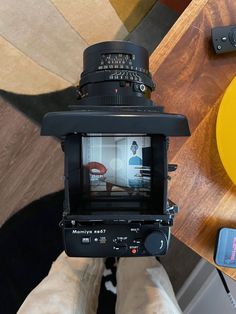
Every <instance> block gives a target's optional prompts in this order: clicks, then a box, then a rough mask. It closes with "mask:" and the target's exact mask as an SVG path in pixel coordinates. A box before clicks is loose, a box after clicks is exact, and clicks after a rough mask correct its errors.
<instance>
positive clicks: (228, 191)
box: [151, 0, 236, 279]
mask: <svg viewBox="0 0 236 314" xmlns="http://www.w3.org/2000/svg"><path fill="white" fill-rule="evenodd" d="M193 11H194V13H193ZM233 12H236V1H231V0H218V1H215V0H208V1H194V0H193V1H192V3H191V4H190V5H189V7H188V8H187V9H186V11H185V12H184V13H183V15H182V16H181V18H180V19H179V20H178V21H177V23H176V24H175V26H174V27H173V28H172V29H171V31H170V32H169V34H168V35H167V37H166V39H164V40H163V42H162V44H161V45H160V46H159V47H158V48H157V49H156V50H155V52H154V53H153V55H152V57H151V69H152V70H153V71H154V72H153V74H154V81H155V82H156V85H157V90H156V92H154V94H153V99H154V100H155V102H157V103H161V104H163V105H164V106H165V111H167V112H178V113H183V114H185V115H187V117H188V119H189V123H190V128H191V131H192V136H191V138H185V139H172V140H171V145H170V153H169V157H170V160H171V161H172V162H174V163H177V164H178V165H179V168H178V170H177V172H176V173H175V174H174V175H173V178H172V180H171V183H170V186H169V197H170V199H171V200H173V201H174V202H176V203H177V204H178V205H180V213H179V214H178V215H177V216H176V220H175V223H174V228H173V234H174V235H175V236H176V237H177V238H178V239H179V240H181V241H182V242H184V243H185V244H186V245H188V246H189V247H190V248H192V249H193V250H194V251H195V252H197V253H198V254H200V255H201V256H202V257H204V258H205V259H207V260H208V261H209V262H210V263H212V264H214V261H213V254H214V247H215V242H216V235H217V231H218V230H219V228H221V227H233V228H236V187H235V186H233V183H232V182H231V180H230V179H229V178H228V176H227V174H226V172H225V170H224V168H223V166H222V164H221V161H220V158H219V155H218V151H217V146H216V138H215V124H216V117H217V112H218V107H219V103H220V100H221V98H222V96H223V94H224V91H225V90H226V87H227V86H228V85H229V83H230V82H231V80H232V79H233V78H234V76H235V75H236V54H235V53H231V54H225V55H221V56H217V55H215V54H214V52H213V49H212V47H211V41H210V40H211V28H212V27H215V26H220V25H231V24H236V15H235V14H234V13H233ZM176 37H177V39H176ZM172 39H173V41H172ZM175 39H176V40H175ZM165 42H166V43H167V47H165V46H164V45H163V43H165ZM159 57H160V59H159ZM232 149H235V145H234V143H232ZM222 270H223V271H224V272H225V273H227V274H228V275H229V276H231V277H232V278H234V279H236V271H235V270H234V269H230V268H228V269H227V268H224V269H222Z"/></svg>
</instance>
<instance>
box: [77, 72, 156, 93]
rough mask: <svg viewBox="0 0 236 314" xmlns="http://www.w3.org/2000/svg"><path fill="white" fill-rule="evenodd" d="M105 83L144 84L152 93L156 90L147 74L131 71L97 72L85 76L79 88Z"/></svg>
mask: <svg viewBox="0 0 236 314" xmlns="http://www.w3.org/2000/svg"><path fill="white" fill-rule="evenodd" d="M104 81H110V82H111V81H127V82H134V83H139V84H144V85H145V86H147V87H149V88H150V90H151V91H153V90H154V89H155V84H154V83H153V81H152V79H151V78H150V77H149V76H148V75H146V74H145V73H141V72H138V73H137V72H136V71H130V70H105V71H96V72H92V73H88V74H87V75H84V76H83V77H82V78H81V80H80V83H79V88H82V87H83V86H84V85H86V84H91V83H98V82H104Z"/></svg>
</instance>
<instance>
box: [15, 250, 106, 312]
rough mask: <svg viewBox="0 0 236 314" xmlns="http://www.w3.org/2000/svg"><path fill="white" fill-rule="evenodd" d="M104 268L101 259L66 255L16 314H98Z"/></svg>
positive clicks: (59, 258)
mask: <svg viewBox="0 0 236 314" xmlns="http://www.w3.org/2000/svg"><path fill="white" fill-rule="evenodd" d="M103 269H104V260H103V259H102V258H73V257H68V256H67V255H66V254H65V252H63V253H62V254H61V255H60V256H59V257H58V258H57V260H56V261H55V262H54V263H53V265H52V267H51V270H50V272H49V274H48V276H47V277H46V278H45V279H44V280H43V281H42V282H41V283H40V284H39V285H38V286H37V287H36V288H35V289H34V290H33V291H32V292H31V293H30V294H29V295H28V297H27V298H26V300H25V301H24V303H23V304H22V306H21V307H20V309H19V311H18V312H17V313H18V314H46V313H47V314H48V313H50V314H54V313H55V314H75V313H78V314H95V313H96V311H97V305H98V296H99V289H100V284H101V278H102V274H103Z"/></svg>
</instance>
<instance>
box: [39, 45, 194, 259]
mask: <svg viewBox="0 0 236 314" xmlns="http://www.w3.org/2000/svg"><path fill="white" fill-rule="evenodd" d="M84 69H85V70H84V72H83V73H82V74H81V80H80V85H79V87H78V94H79V100H78V106H74V107H73V108H71V109H72V110H71V111H66V112H54V113H48V114H47V115H45V117H44V119H43V125H42V130H41V134H42V135H51V136H56V137H59V138H60V140H61V141H62V147H63V150H64V153H65V176H64V180H65V200H64V209H63V219H62V222H61V226H62V228H63V234H64V243H65V251H66V253H67V254H68V255H69V256H90V257H105V256H148V255H152V256H157V255H164V254H165V253H166V252H167V249H168V245H169V241H170V228H171V226H172V225H173V218H174V214H175V213H176V212H177V211H178V207H177V206H176V205H175V204H174V203H172V202H171V201H170V200H168V198H167V181H168V178H169V176H168V172H170V171H173V170H175V169H176V165H168V162H167V151H168V137H169V136H188V135H189V134H190V132H189V127H188V122H187V119H186V118H185V117H184V116H182V115H178V114H167V113H163V111H162V109H163V108H160V107H158V106H156V105H155V104H153V102H152V101H151V100H150V95H151V92H152V91H153V90H154V83H153V82H152V79H151V75H150V73H149V70H148V54H147V51H146V50H145V49H144V48H142V47H139V46H137V45H135V44H132V43H130V42H122V41H117V42H104V43H99V44H96V45H93V46H91V47H89V48H87V49H86V50H85V52H84Z"/></svg>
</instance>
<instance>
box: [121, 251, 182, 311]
mask: <svg viewBox="0 0 236 314" xmlns="http://www.w3.org/2000/svg"><path fill="white" fill-rule="evenodd" d="M134 313H135V314H139V313H140V314H172V313H173V314H177V313H181V310H180V308H179V306H178V303H177V300H176V298H175V294H174V291H173V288H172V285H171V283H170V280H169V277H168V275H167V273H166V271H165V269H164V268H163V266H162V265H161V264H160V263H159V262H158V261H157V260H156V259H155V257H133V258H120V260H119V263H118V267H117V301H116V314H134Z"/></svg>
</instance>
